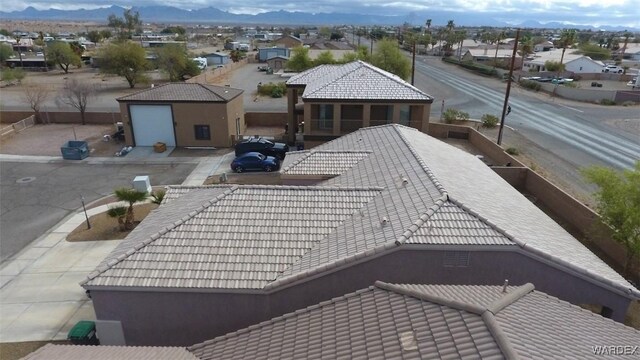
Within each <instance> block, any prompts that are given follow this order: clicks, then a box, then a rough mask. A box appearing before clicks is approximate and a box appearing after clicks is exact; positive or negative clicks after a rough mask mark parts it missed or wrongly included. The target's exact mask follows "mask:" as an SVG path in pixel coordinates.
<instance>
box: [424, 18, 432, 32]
mask: <svg viewBox="0 0 640 360" xmlns="http://www.w3.org/2000/svg"><path fill="white" fill-rule="evenodd" d="M425 25H427V32H431V31H430V30H431V19H427V22H426V23H425Z"/></svg>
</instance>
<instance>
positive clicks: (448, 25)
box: [447, 20, 456, 32]
mask: <svg viewBox="0 0 640 360" xmlns="http://www.w3.org/2000/svg"><path fill="white" fill-rule="evenodd" d="M454 27H456V24H454V23H453V20H449V21H447V32H451V31H453V28H454Z"/></svg>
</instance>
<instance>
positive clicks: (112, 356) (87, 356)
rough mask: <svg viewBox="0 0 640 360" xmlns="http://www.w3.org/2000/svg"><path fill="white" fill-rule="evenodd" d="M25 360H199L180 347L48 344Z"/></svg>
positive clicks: (24, 359)
mask: <svg viewBox="0 0 640 360" xmlns="http://www.w3.org/2000/svg"><path fill="white" fill-rule="evenodd" d="M22 359H23V360H197V357H195V356H194V355H193V354H191V353H190V352H188V351H187V349H185V348H180V347H155V346H104V345H101V346H81V345H54V344H47V345H45V346H43V347H41V348H40V349H38V350H36V351H34V352H32V353H31V354H29V355H27V356H25V357H24V358H22Z"/></svg>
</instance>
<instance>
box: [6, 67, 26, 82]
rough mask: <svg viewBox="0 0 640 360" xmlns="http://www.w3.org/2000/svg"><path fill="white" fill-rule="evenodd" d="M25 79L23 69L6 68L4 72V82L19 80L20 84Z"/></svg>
mask: <svg viewBox="0 0 640 360" xmlns="http://www.w3.org/2000/svg"><path fill="white" fill-rule="evenodd" d="M24 77H25V73H24V70H22V69H11V68H6V69H4V70H2V80H3V81H12V80H18V82H20V81H22V79H24Z"/></svg>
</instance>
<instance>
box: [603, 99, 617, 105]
mask: <svg viewBox="0 0 640 360" xmlns="http://www.w3.org/2000/svg"><path fill="white" fill-rule="evenodd" d="M615 104H616V102H615V101H613V100H609V99H602V100H600V105H615Z"/></svg>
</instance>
